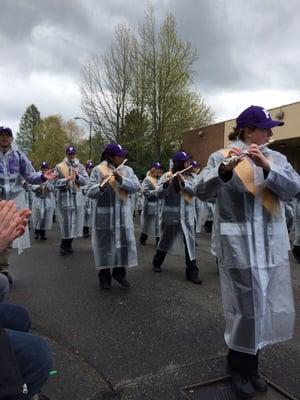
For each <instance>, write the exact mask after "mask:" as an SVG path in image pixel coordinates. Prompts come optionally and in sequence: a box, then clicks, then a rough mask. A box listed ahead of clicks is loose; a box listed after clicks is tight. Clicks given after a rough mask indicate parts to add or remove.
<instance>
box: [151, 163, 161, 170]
mask: <svg viewBox="0 0 300 400" xmlns="http://www.w3.org/2000/svg"><path fill="white" fill-rule="evenodd" d="M151 168H155V169H161V164H160V163H159V162H154V163H152V164H151Z"/></svg>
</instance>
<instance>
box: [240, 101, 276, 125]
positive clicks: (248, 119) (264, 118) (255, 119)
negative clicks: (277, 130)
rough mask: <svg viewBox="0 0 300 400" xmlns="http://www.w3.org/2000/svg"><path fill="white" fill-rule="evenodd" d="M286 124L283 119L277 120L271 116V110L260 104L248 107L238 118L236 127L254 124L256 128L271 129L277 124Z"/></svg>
mask: <svg viewBox="0 0 300 400" xmlns="http://www.w3.org/2000/svg"><path fill="white" fill-rule="evenodd" d="M282 125H284V122H283V121H277V120H274V119H272V118H271V115H270V113H269V111H267V110H266V109H265V108H263V107H260V106H250V107H248V108H246V110H244V111H243V112H242V113H241V114H240V115H239V116H238V117H237V119H236V127H237V128H238V129H240V128H246V127H249V126H254V127H255V128H261V129H271V128H274V127H275V126H282Z"/></svg>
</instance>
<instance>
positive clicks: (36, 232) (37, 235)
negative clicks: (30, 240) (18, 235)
mask: <svg viewBox="0 0 300 400" xmlns="http://www.w3.org/2000/svg"><path fill="white" fill-rule="evenodd" d="M39 237H40V232H39V230H38V229H36V230H35V231H34V238H35V239H38V238H39Z"/></svg>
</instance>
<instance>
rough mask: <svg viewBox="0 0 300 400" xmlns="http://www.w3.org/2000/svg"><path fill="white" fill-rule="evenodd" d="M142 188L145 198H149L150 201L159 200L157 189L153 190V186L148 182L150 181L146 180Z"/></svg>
mask: <svg viewBox="0 0 300 400" xmlns="http://www.w3.org/2000/svg"><path fill="white" fill-rule="evenodd" d="M142 188H143V195H144V196H145V197H147V198H148V199H157V198H158V193H157V189H153V186H152V184H151V183H150V182H149V181H148V179H144V181H143V184H142Z"/></svg>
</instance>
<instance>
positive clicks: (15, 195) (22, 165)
mask: <svg viewBox="0 0 300 400" xmlns="http://www.w3.org/2000/svg"><path fill="white" fill-rule="evenodd" d="M24 180H25V181H26V182H28V183H30V184H40V183H42V182H43V181H42V174H41V173H40V172H36V171H35V170H34V168H33V166H32V164H31V161H30V160H29V159H28V158H27V157H26V156H25V154H24V153H22V152H21V151H19V150H18V149H17V146H16V145H15V144H12V146H11V148H10V150H8V151H7V152H6V153H2V152H1V151H0V199H1V200H14V201H15V202H16V204H17V207H18V209H22V208H25V207H27V205H26V200H25V191H24V188H23V182H24ZM12 247H14V248H17V249H18V253H19V254H20V253H21V252H22V251H23V250H24V249H26V248H28V247H30V237H29V231H28V227H26V230H25V233H24V234H23V235H22V236H21V237H20V238H18V239H16V240H15V241H14V242H13V246H12Z"/></svg>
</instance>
